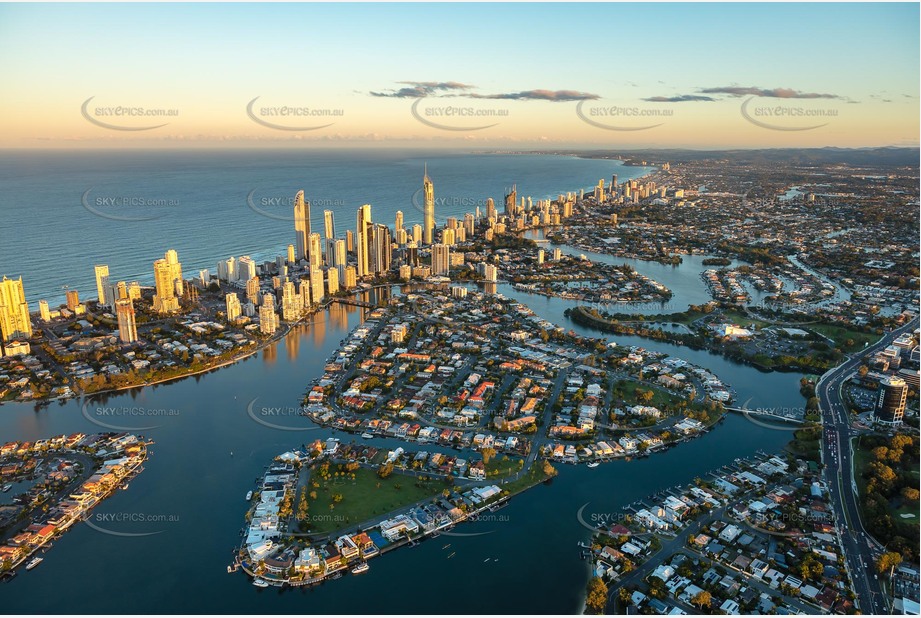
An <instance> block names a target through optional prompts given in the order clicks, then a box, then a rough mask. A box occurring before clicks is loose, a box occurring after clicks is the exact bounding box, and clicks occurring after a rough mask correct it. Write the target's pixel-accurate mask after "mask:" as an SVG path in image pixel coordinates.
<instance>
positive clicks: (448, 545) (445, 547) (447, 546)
mask: <svg viewBox="0 0 921 618" xmlns="http://www.w3.org/2000/svg"><path fill="white" fill-rule="evenodd" d="M449 547H451V544H450V543H448V544H447V545H445V546H444V547H442V549H448V548H449Z"/></svg>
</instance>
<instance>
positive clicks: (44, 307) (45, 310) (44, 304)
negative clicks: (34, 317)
mask: <svg viewBox="0 0 921 618" xmlns="http://www.w3.org/2000/svg"><path fill="white" fill-rule="evenodd" d="M38 315H39V317H41V319H42V321H43V322H48V321H50V320H51V308H50V307H49V306H48V301H47V300H40V301H38Z"/></svg>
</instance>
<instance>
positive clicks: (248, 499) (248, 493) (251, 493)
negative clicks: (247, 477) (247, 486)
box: [246, 491, 253, 502]
mask: <svg viewBox="0 0 921 618" xmlns="http://www.w3.org/2000/svg"><path fill="white" fill-rule="evenodd" d="M252 499H253V492H252V491H248V492H246V501H247V502H249V501H250V500H252Z"/></svg>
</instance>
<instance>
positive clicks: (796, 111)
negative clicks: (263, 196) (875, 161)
mask: <svg viewBox="0 0 921 618" xmlns="http://www.w3.org/2000/svg"><path fill="white" fill-rule="evenodd" d="M0 83H2V84H3V86H2V88H0V108H2V109H3V113H2V114H0V148H14V149H18V148H29V149H31V148H73V149H79V148H100V147H102V148H119V147H124V148H159V147H184V146H186V145H194V146H200V147H210V146H218V147H221V146H227V145H228V144H233V145H237V146H240V147H245V146H256V147H274V146H288V145H294V146H304V145H308V146H315V147H337V146H338V147H342V146H350V147H351V146H359V145H361V146H380V147H388V146H392V145H394V144H397V145H400V146H401V147H406V146H425V147H433V148H436V147H444V148H458V147H461V148H465V149H493V148H502V149H517V148H522V149H525V148H531V149H533V148H545V149H552V148H561V149H563V148H592V147H598V148H608V147H616V148H627V147H650V148H657V147H658V148H673V147H674V148H700V149H706V148H764V147H824V146H838V147H864V146H917V145H918V137H919V5H918V4H917V3H913V4H909V3H902V4H881V3H873V4H860V3H842V4H833V3H816V4H796V3H782V4H781V3H776V4H725V3H720V4H689V3H676V4H672V3H658V4H632V3H619V4H597V3H591V4H549V3H548V4H529V5H525V4H518V3H514V4H464V5H459V4H416V3H414V4H156V5H152V4H85V5H83V4H28V5H26V4H3V5H0Z"/></svg>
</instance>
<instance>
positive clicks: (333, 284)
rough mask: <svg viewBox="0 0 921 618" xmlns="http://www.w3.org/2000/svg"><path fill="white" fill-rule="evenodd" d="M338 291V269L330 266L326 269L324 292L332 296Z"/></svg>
mask: <svg viewBox="0 0 921 618" xmlns="http://www.w3.org/2000/svg"><path fill="white" fill-rule="evenodd" d="M338 291H339V271H338V270H336V269H335V268H330V269H329V270H327V271H326V293H327V294H329V295H330V296H332V295H333V294H335V293H336V292H338Z"/></svg>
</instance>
